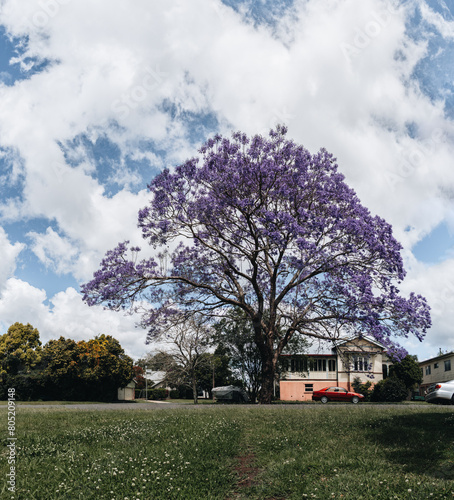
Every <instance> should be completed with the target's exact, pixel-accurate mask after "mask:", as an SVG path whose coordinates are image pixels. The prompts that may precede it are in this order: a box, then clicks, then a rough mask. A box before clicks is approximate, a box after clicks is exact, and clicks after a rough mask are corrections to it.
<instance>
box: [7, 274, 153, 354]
mask: <svg viewBox="0 0 454 500" xmlns="http://www.w3.org/2000/svg"><path fill="white" fill-rule="evenodd" d="M0 318H1V322H0V325H1V326H2V328H3V330H4V331H6V330H7V329H8V327H9V326H10V325H12V324H13V323H15V322H16V321H18V322H20V323H24V324H26V323H30V324H32V325H33V326H34V327H35V328H37V329H38V330H39V332H40V339H41V342H42V343H43V344H45V343H46V342H48V341H49V340H51V339H58V338H59V337H60V336H63V337H66V338H71V339H74V340H89V339H91V338H94V337H95V336H96V335H100V334H102V333H104V334H106V335H112V336H113V337H114V338H116V339H117V340H118V341H119V342H120V344H121V346H122V347H123V348H124V349H125V351H126V353H127V354H128V355H130V356H131V357H133V358H135V359H137V358H139V357H141V356H143V355H144V354H145V353H146V352H148V351H149V350H150V349H151V347H147V346H146V345H145V338H146V332H145V331H144V330H141V329H139V328H135V325H134V318H132V317H131V316H123V315H122V314H118V313H115V312H112V311H105V310H103V309H102V308H101V307H94V308H89V307H87V306H86V305H85V304H84V303H83V302H82V297H81V295H80V294H79V293H77V292H76V290H74V288H68V289H67V290H65V291H62V292H59V293H57V294H56V295H55V296H54V297H52V298H51V299H50V300H49V301H47V296H46V292H45V291H44V290H39V289H37V288H35V287H33V286H31V285H30V284H29V283H26V282H24V281H22V280H18V279H15V278H11V279H9V280H8V281H7V283H6V286H5V288H4V290H3V291H2V293H1V294H0Z"/></svg>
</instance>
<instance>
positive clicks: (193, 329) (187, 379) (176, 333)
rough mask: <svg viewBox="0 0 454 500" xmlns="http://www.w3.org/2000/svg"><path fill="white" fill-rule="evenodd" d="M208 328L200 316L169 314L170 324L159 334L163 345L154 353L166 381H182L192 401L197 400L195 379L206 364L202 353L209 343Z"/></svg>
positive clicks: (209, 331) (205, 350)
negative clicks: (187, 388) (171, 316)
mask: <svg viewBox="0 0 454 500" xmlns="http://www.w3.org/2000/svg"><path fill="white" fill-rule="evenodd" d="M211 338H212V331H211V329H210V328H209V326H208V325H207V324H206V322H205V321H204V320H203V318H202V317H201V316H191V317H189V318H186V317H184V315H181V314H176V315H173V318H172V324H171V327H170V328H169V329H168V330H166V332H165V333H164V332H163V333H162V334H161V337H160V342H161V343H163V344H165V346H166V347H165V348H164V349H163V350H161V351H160V352H158V354H157V355H156V356H155V358H156V357H158V359H159V362H158V364H155V365H154V367H155V368H156V369H159V370H162V371H165V372H166V381H167V383H169V385H171V386H174V387H175V386H178V385H185V386H187V387H189V388H190V389H192V392H193V397H194V404H197V403H198V401H197V381H198V374H199V372H200V369H201V368H208V367H209V358H207V357H206V356H204V355H205V354H206V353H207V352H208V349H209V347H210V342H211Z"/></svg>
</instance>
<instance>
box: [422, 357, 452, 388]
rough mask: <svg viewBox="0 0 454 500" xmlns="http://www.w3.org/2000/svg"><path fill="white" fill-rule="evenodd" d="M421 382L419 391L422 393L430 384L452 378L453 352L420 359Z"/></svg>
mask: <svg viewBox="0 0 454 500" xmlns="http://www.w3.org/2000/svg"><path fill="white" fill-rule="evenodd" d="M419 366H420V367H421V370H422V383H421V385H420V393H421V394H424V393H425V392H426V389H427V388H428V387H429V385H431V384H436V383H438V382H447V381H448V380H454V352H448V353H445V354H440V355H438V356H436V357H435V358H430V359H427V360H426V361H421V362H420V363H419Z"/></svg>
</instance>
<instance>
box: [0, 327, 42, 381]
mask: <svg viewBox="0 0 454 500" xmlns="http://www.w3.org/2000/svg"><path fill="white" fill-rule="evenodd" d="M41 351H42V347H41V341H40V340H39V331H38V330H37V329H36V328H33V326H32V325H31V324H30V323H27V324H26V325H24V324H22V323H14V325H11V326H10V327H9V328H8V331H7V333H5V334H4V335H2V336H0V375H6V374H9V375H16V374H17V373H19V372H24V373H30V372H31V371H32V369H34V368H35V367H36V366H37V365H38V363H39V362H40V361H41Z"/></svg>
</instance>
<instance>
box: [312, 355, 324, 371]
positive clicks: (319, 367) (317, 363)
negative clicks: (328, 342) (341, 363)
mask: <svg viewBox="0 0 454 500" xmlns="http://www.w3.org/2000/svg"><path fill="white" fill-rule="evenodd" d="M309 367H310V371H312V372H326V359H317V358H316V359H311V360H310V363H309Z"/></svg>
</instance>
